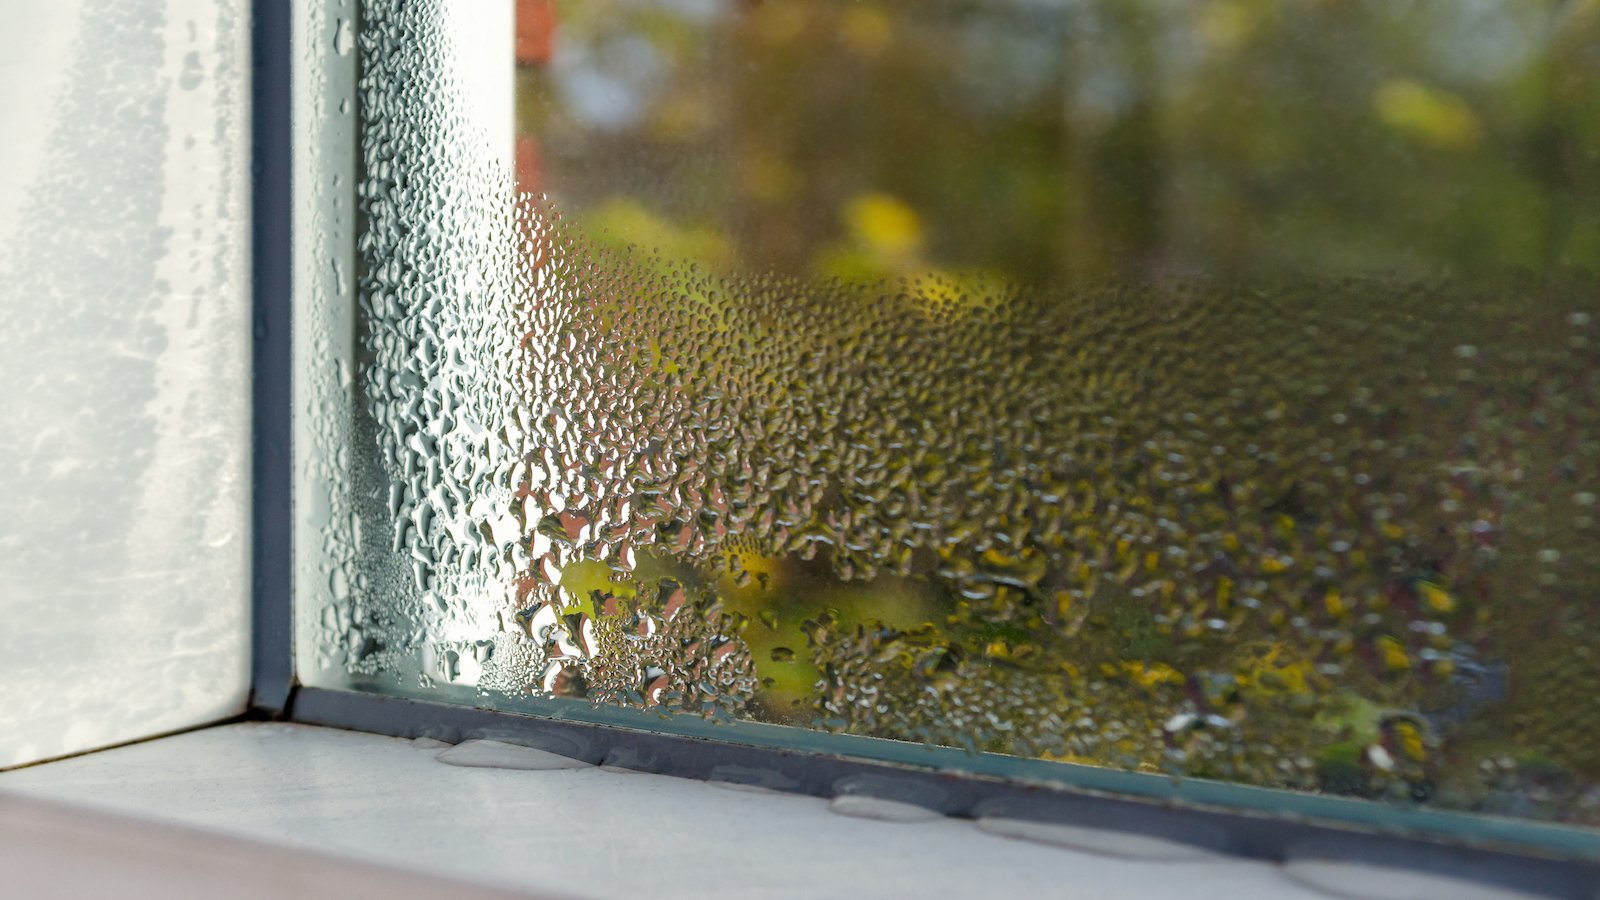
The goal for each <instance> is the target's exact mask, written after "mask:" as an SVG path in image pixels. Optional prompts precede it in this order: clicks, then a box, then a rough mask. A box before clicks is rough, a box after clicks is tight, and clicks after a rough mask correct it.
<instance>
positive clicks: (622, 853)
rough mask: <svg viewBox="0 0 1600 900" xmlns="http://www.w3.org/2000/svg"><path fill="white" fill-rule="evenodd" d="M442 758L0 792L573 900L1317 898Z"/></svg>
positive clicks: (1255, 876) (687, 785) (156, 767)
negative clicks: (723, 899) (715, 899)
mask: <svg viewBox="0 0 1600 900" xmlns="http://www.w3.org/2000/svg"><path fill="white" fill-rule="evenodd" d="M442 752H446V751H444V750H443V749H442V748H440V747H439V746H438V744H437V742H431V741H425V742H413V741H404V740H398V739H395V738H387V737H381V736H377V735H369V734H358V733H354V732H346V731H338V730H333V729H321V728H311V727H307V726H298V725H279V724H244V725H227V726H222V727H218V728H212V729H207V730H205V731H199V732H193V733H190V734H185V735H179V736H176V737H171V738H165V739H162V740H158V741H151V742H148V743H144V744H138V745H134V746H130V747H123V748H119V749H115V750H109V751H106V752H103V753H96V754H92V755H89V756H83V757H77V758H75V759H69V760H63V761H60V762H56V763H51V764H48V765H44V766H36V767H33V768H27V769H18V770H16V771H13V772H8V773H0V793H10V794H12V795H14V796H20V797H26V798H33V799H44V800H49V801H52V802H58V803H72V804H80V805H84V806H88V807H91V808H95V809H102V810H109V811H112V812H115V813H118V814H123V815H138V816H144V817H149V818H151V819H155V820H159V821H164V822H169V823H181V824H183V825H184V826H187V827H191V828H198V829H204V830H207V831H212V832H218V833H223V834H228V835H233V836H236V837H243V838H249V839H253V840H259V841H263V842H266V843H268V844H271V845H273V846H276V847H289V848H299V849H315V850H318V851H321V852H324V853H328V854H335V855H339V856H342V857H346V858H350V859H355V860H359V861H362V862H365V863H368V864H373V865H382V866H390V867H399V868H404V869H409V870H415V871H420V872H426V873H429V874H431V875H433V876H435V877H440V878H455V879H462V880H466V881H471V882H474V883H477V884H480V885H487V886H491V887H499V888H504V889H516V890H536V891H541V892H550V893H555V894H565V895H576V896H585V897H650V898H652V900H655V898H673V897H683V898H699V897H706V896H738V897H833V896H850V897H916V898H939V897H952V898H955V897H960V898H970V897H1084V898H1091V897H1092V898H1107V900H1119V898H1127V900H1134V898H1138V900H1145V898H1150V897H1179V896H1181V897H1183V898H1185V900H1204V898H1218V900H1224V898H1225V900H1249V898H1257V897H1260V898H1267V897H1271V898H1290V900H1294V898H1304V897H1316V896H1320V895H1318V894H1314V893H1311V892H1310V891H1308V890H1307V889H1305V888H1303V887H1300V886H1298V885H1296V884H1294V883H1292V882H1290V881H1289V880H1288V879H1286V878H1284V877H1283V876H1282V875H1281V873H1280V872H1279V870H1278V869H1277V867H1275V866H1271V865H1267V864H1265V863H1257V862H1250V861H1244V860H1238V859H1220V858H1219V859H1210V860H1203V861H1195V860H1185V861H1174V862H1160V863H1152V862H1149V861H1146V860H1133V859H1126V858H1117V857H1113V856H1108V855H1105V854H1104V853H1089V852H1079V851H1076V850H1069V849H1062V848H1059V847H1050V846H1045V845H1043V844H1039V843H1034V842H1031V841H1022V840H1013V839H1008V838H1004V837H999V836H995V835H992V834H986V833H984V832H982V831H980V830H979V829H978V828H977V826H976V825H975V824H974V823H972V822H970V821H963V820H954V819H946V818H936V819H933V820H930V821H881V820H877V819H871V818H858V817H852V816H845V815H840V814H838V813H835V812H830V811H829V808H828V802H827V801H825V800H820V799H815V798H808V797H796V796H792V795H785V794H777V793H770V792H767V793H749V792H736V791H728V790H722V789H719V788H717V787H715V786H712V785H709V784H706V783H702V782H698V781H690V780H686V779H679V778H668V777H664V776H659V775H645V774H638V773H631V774H623V773H619V772H613V771H607V770H606V769H604V768H599V767H584V768H580V769H564V770H545V771H530V770H527V769H506V768H492V767H491V768H479V767H463V766H455V765H448V764H446V763H443V762H440V761H439V760H438V758H437V757H438V756H439V755H440V754H441V753H442ZM0 840H3V838H0ZM84 864H85V865H94V863H93V862H92V860H89V859H86V860H85V863H84ZM0 870H3V867H0ZM314 893H317V894H319V895H338V891H336V890H332V889H329V890H319V891H316V892H314ZM440 896H442V895H440Z"/></svg>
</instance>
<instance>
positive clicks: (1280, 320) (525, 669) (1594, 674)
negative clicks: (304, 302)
mask: <svg viewBox="0 0 1600 900" xmlns="http://www.w3.org/2000/svg"><path fill="white" fill-rule="evenodd" d="M518 12H519V18H518V20H517V22H516V30H515V32H514V33H511V32H509V31H508V32H507V33H506V34H505V35H504V36H503V37H499V38H494V40H497V41H499V43H494V41H490V40H488V39H487V38H486V39H485V40H484V41H480V42H479V44H475V45H473V46H470V47H468V46H464V45H463V44H462V43H461V42H460V40H458V37H459V36H460V35H462V34H464V33H466V31H467V30H469V29H468V26H467V25H465V24H463V22H462V21H460V20H459V19H458V18H457V17H460V16H462V15H463V14H462V12H461V11H460V10H459V9H456V8H454V7H451V6H449V5H446V4H429V3H413V4H408V5H404V6H401V5H398V4H390V3H384V2H370V3H368V4H366V5H365V7H364V9H363V14H364V17H365V21H364V23H363V25H362V28H361V29H360V34H359V47H360V51H361V54H362V65H363V71H362V75H361V82H360V89H359V116H360V119H361V127H362V133H361V140H360V154H361V162H362V166H363V167H364V171H363V175H362V178H361V181H360V185H361V187H360V202H361V210H362V213H363V214H364V217H365V225H364V229H363V230H362V232H361V236H360V238H359V248H358V258H359V267H360V283H359V288H358V291H357V292H356V293H357V294H358V302H359V310H360V314H359V316H358V319H359V323H358V324H357V325H356V326H355V330H354V332H353V334H352V337H351V340H350V347H351V349H350V352H349V355H348V363H347V364H346V365H345V368H344V369H342V370H339V371H342V372H343V373H344V374H342V375H341V376H340V379H343V380H342V381H340V382H339V383H341V384H348V385H349V390H348V394H347V395H348V396H349V397H352V398H354V399H353V402H351V403H350V404H349V406H348V410H347V411H348V414H349V419H348V421H347V422H346V421H345V420H342V419H338V415H344V413H343V412H338V410H341V409H345V407H341V406H339V405H338V404H337V403H333V404H332V405H331V406H329V409H333V410H335V412H336V413H337V415H334V414H332V413H330V414H328V415H329V416H332V419H330V421H332V424H330V425H329V426H328V428H329V429H331V430H340V429H343V430H342V431H341V432H340V433H342V434H347V435H348V441H347V442H346V443H342V444H340V446H339V447H338V448H337V451H338V453H337V454H336V456H335V457H334V458H335V459H336V461H337V465H336V466H334V468H336V469H337V473H336V474H337V477H336V478H333V479H331V480H330V483H329V484H330V486H329V487H328V488H325V489H324V496H325V498H326V499H325V502H326V503H327V504H329V505H330V507H329V510H327V511H326V512H327V515H326V518H325V519H324V525H325V527H324V528H323V530H322V531H321V532H319V534H318V537H317V539H318V540H319V541H320V542H321V544H322V551H323V555H322V556H321V557H320V559H321V562H320V568H318V569H317V570H316V571H315V572H313V573H310V574H309V575H308V576H307V579H306V580H307V581H308V582H309V587H303V588H302V590H301V592H300V597H301V603H302V609H303V619H302V621H303V644H302V648H303V649H302V661H301V665H302V678H304V679H306V680H307V681H308V682H309V683H313V684H324V685H331V686H355V687H361V688H367V689H373V690H379V691H382V692H386V693H393V694H402V695H408V696H417V697H426V698H436V699H450V700H456V701H460V702H470V703H477V704H480V705H484V706H492V707H499V708H507V709H516V708H524V707H527V706H528V705H529V704H535V703H536V702H538V701H542V700H549V699H550V698H568V700H569V702H570V703H572V704H574V707H575V708H581V707H582V706H583V705H585V704H587V705H592V706H594V707H595V708H597V709H604V708H611V707H619V706H620V707H632V708H639V709H646V710H658V711H662V712H670V713H678V714H698V715H703V716H706V717H709V718H712V719H714V720H753V721H758V722H765V723H778V724H784V725H793V726H799V727H802V728H806V729H814V730H821V731H833V732H846V733H852V734H859V735H869V736H876V737H881V738H892V739H899V740H905V741H914V742H926V743H931V744H937V745H945V746H951V747H959V748H967V749H969V750H977V751H992V752H998V753H1004V754H1013V755H1018V756H1024V757H1040V758H1046V759H1054V760H1065V761H1073V762H1082V763H1092V764H1096V765H1104V766H1113V767H1120V768H1126V769H1132V770H1139V771H1148V772H1160V773H1169V774H1173V775H1182V776H1192V777H1204V778H1213V779H1221V780H1225V781H1230V782H1239V783H1245V784H1251V785H1261V786H1270V787H1278V788H1293V789H1302V790H1311V791H1318V792H1325V793H1331V794H1339V795H1354V796H1360V797H1371V798H1388V799H1391V800H1395V801H1399V802H1404V803H1425V804H1432V805H1437V806H1441V807H1447V808H1455V809H1465V810H1476V811H1488V812H1495V813H1505V814H1513V815H1518V816H1526V817H1534V818H1546V819H1554V820H1560V821H1566V822H1573V823H1589V824H1593V823H1596V822H1600V701H1597V699H1596V698H1597V696H1600V655H1597V653H1596V648H1597V647H1600V641H1597V638H1600V618H1597V617H1596V616H1594V615H1593V614H1592V611H1593V610H1594V608H1595V606H1594V605H1595V601H1596V599H1597V589H1600V553H1597V552H1596V551H1597V550H1600V531H1597V526H1596V522H1597V516H1600V499H1597V498H1600V407H1597V405H1596V403H1595V399H1594V398H1595V397H1596V396H1597V395H1600V294H1597V286H1600V285H1597V282H1596V281H1595V278H1594V275H1593V271H1594V269H1595V267H1596V265H1597V263H1600V6H1596V5H1595V4H1592V3H1566V4H1551V3H1543V2H1531V0H1530V2H1506V3H1499V4H1477V3H1473V4H1467V3H1460V4H1456V3H1449V4H1446V3H1438V4H1392V3H1384V2H1354V3H1322V2H1309V0H1307V2H1296V3H1282V4H1273V3H1254V2H1244V0H1214V2H1206V3H1164V2H1156V0H1148V2H1138V0H1127V2H1113V0H1061V2H1046V0H1030V2H1022V0H1014V2H1001V0H996V2H991V3H964V2H954V0H939V2H926V0H921V2H910V0H905V2H888V0H883V2H821V3H813V2H768V3H736V2H719V0H703V2H684V0H678V2H667V0H653V2H647V0H639V2H629V3H622V2H594V0H584V2H577V0H572V2H564V0H555V2H524V3H521V4H519V10H518ZM481 30H482V29H480V31H481ZM488 34H489V35H490V36H491V37H492V36H493V35H494V32H493V31H492V29H491V30H490V31H489V32H488ZM513 38H515V40H514V41H513ZM485 41H487V42H485ZM513 44H514V46H513ZM485 47H487V50H486V49H485ZM485 52H494V53H503V54H505V56H506V69H505V70H504V74H503V75H502V76H501V77H503V78H511V77H513V76H512V75H511V63H510V59H511V57H512V56H514V57H515V59H516V68H515V74H514V78H515V84H516V97H515V116H514V122H515V125H514V136H508V135H509V132H511V131H512V129H510V128H507V127H505V125H504V123H505V121H506V118H507V117H508V116H510V115H511V112H510V111H509V110H507V109H504V108H502V107H501V106H499V105H497V104H491V103H488V102H486V99H485V98H487V97H489V96H491V94H490V93H486V91H487V90H488V89H487V88H479V87H474V86H473V85H474V84H475V83H476V82H475V79H480V78H481V77H482V75H481V73H480V72H477V70H476V69H475V67H481V62H482V57H483V54H484V53H485ZM508 143H510V145H511V146H510V147H508V146H507V144H508ZM352 302H355V301H352ZM341 358H344V357H340V356H339V352H336V351H330V354H329V355H326V356H324V357H323V358H322V359H321V360H320V361H319V362H318V363H317V364H318V365H319V366H321V369H320V370H319V371H324V372H332V371H335V370H336V369H337V367H338V366H339V365H340V363H339V362H338V359H341ZM335 380H338V379H335ZM333 393H334V394H335V395H339V396H345V395H343V394H339V392H337V391H335V392H333ZM333 420H337V421H333ZM338 454H342V455H338ZM546 708H548V707H546Z"/></svg>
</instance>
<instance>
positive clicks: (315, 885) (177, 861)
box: [0, 794, 555, 900]
mask: <svg viewBox="0 0 1600 900" xmlns="http://www.w3.org/2000/svg"><path fill="white" fill-rule="evenodd" d="M0 872H4V873H5V875H4V884H5V893H6V895H7V896H10V897H27V898H30V900H56V898H60V900H82V898H89V897H117V898H119V900H144V898H149V900H188V898H193V900H213V898H217V897H227V898H229V900H276V898H285V897H332V896H337V897H339V898H341V900H409V898H418V900H422V898H438V897H450V898H452V900H509V898H513V897H519V898H529V897H554V896H555V895H554V894H548V893H541V892H537V891H531V892H524V891H502V890H495V889H492V888H486V887H483V886H481V885H474V884H466V883H462V882H452V881H447V880H445V879H441V878H434V877H432V876H429V875H426V874H421V873H417V872H411V871H406V870H403V869H397V868H386V867H383V866H375V865H371V864H368V863H361V862H356V861H353V860H349V859H344V858H340V857H337V856H331V855H329V854H325V853H318V852H313V851H309V850H295V849H290V848H286V847H280V846H273V845H270V844H262V843H260V842H257V841H251V840H246V839H242V838H234V837H228V836H225V835H221V834H216V833H211V832H205V831H198V830H195V829H190V828H180V827H177V826H173V825H161V824H154V823H151V822H149V821H145V820H142V819H136V818H131V817H128V816H119V815H113V814H109V813H104V812H96V811H92V810H87V809H84V808H82V807H73V806H66V805H63V804H59V803H49V802H46V801H41V800H29V799H21V798H17V797H8V796H6V795H4V794H0Z"/></svg>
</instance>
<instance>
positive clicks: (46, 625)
mask: <svg viewBox="0 0 1600 900" xmlns="http://www.w3.org/2000/svg"><path fill="white" fill-rule="evenodd" d="M0 22H4V23H5V25H4V26H3V27H0V85H3V86H0V123H3V125H0V131H3V134H4V137H3V138H0V620H3V621H4V623H5V624H4V625H3V626H0V768H3V767H5V766H9V765H16V764H19V763H25V762H30V761H34V760H38V759H44V758H49V757H53V756H59V755H62V754H67V753H75V752H81V751H84V750H88V749H92V748H95V747H102V746H106V745H109V744H114V743H119V742H123V741H128V740H134V739H137V738H141V737H147V736H150V735H153V734H161V733H164V732H168V731H172V730H176V729H181V728H189V727H194V726H196V725H202V724H205V723H207V722H211V721H216V720H218V719H221V718H225V717H227V716H230V715H233V714H235V713H237V712H240V711H242V710H243V708H244V705H245V701H246V696H247V691H248V687H249V684H248V677H249V673H248V669H249V649H248V647H249V645H248V631H247V625H248V619H249V572H248V563H249V556H248V554H249V546H250V533H249V515H248V513H249V506H248V503H249V486H250V479H249V451H250V443H249V423H250V406H249V391H250V308H249V304H250V293H249V286H250V276H249V265H248V264H249V156H248V153H249V133H250V132H249V126H250V106H249V81H248V78H249V72H250V65H249V36H250V30H249V4H248V3H247V2H245V0H50V2H48V3H39V2H32V0H0Z"/></svg>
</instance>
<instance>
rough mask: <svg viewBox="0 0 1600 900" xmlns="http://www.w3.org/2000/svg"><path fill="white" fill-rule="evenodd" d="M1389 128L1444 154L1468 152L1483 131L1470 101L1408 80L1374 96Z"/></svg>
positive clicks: (1394, 80) (1396, 80) (1393, 83)
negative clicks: (1469, 104)
mask: <svg viewBox="0 0 1600 900" xmlns="http://www.w3.org/2000/svg"><path fill="white" fill-rule="evenodd" d="M1372 105H1373V108H1374V109H1375V110H1376V111H1377V113H1378V118H1380V119H1382V120H1383V122H1384V124H1385V125H1388V126H1389V127H1390V128H1393V129H1395V130H1397V131H1401V132H1404V133H1405V134H1408V135H1410V136H1412V137H1414V138H1416V139H1417V140H1419V141H1422V142H1423V143H1425V144H1428V145H1430V146H1433V147H1437V148H1439V149H1441V150H1468V149H1471V148H1472V147H1474V146H1476V145H1477V143H1478V139H1479V138H1480V137H1482V132H1483V127H1482V125H1480V124H1479V122H1478V116H1477V114H1475V113H1474V112H1473V111H1472V107H1470V106H1468V105H1467V103H1466V101H1464V100H1462V99H1461V98H1460V97H1457V96H1456V95H1455V94H1452V93H1450V92H1449V91H1446V90H1442V89H1440V88H1435V87H1429V86H1428V85H1425V84H1422V83H1420V82H1416V81H1412V80H1410V79H1407V78H1391V79H1389V80H1388V81H1385V82H1384V83H1383V84H1382V85H1380V86H1379V87H1378V90H1377V92H1376V93H1375V94H1373V96H1372Z"/></svg>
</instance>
